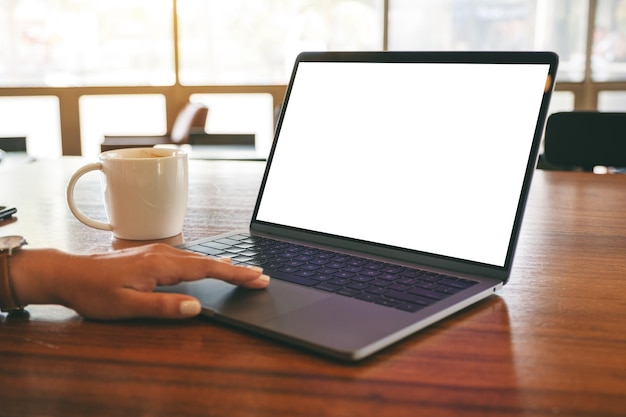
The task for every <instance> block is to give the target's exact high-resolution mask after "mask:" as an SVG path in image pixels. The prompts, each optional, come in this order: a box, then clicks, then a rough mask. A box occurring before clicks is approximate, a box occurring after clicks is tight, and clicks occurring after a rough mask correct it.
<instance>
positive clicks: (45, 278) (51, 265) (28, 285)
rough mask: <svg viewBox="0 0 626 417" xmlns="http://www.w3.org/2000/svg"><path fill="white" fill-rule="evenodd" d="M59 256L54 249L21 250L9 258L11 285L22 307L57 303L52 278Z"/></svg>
mask: <svg viewBox="0 0 626 417" xmlns="http://www.w3.org/2000/svg"><path fill="white" fill-rule="evenodd" d="M61 254H62V252H60V251H58V250H55V249H22V250H20V251H18V252H16V253H14V254H13V256H11V258H10V268H11V277H10V279H11V285H12V287H13V291H14V294H15V297H16V299H17V300H19V302H20V303H21V304H22V305H27V304H58V303H59V300H58V296H57V290H55V288H56V286H55V283H54V282H53V281H54V278H53V277H54V274H55V272H54V270H55V268H56V267H57V266H58V265H59V262H58V261H56V262H55V259H58V258H59V256H60V255H61ZM61 264H62V262H61Z"/></svg>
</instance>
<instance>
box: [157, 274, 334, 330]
mask: <svg viewBox="0 0 626 417" xmlns="http://www.w3.org/2000/svg"><path fill="white" fill-rule="evenodd" d="M160 291H174V292H178V293H183V294H191V295H193V296H194V297H196V298H198V299H199V300H200V303H201V304H202V309H203V313H204V314H205V315H207V316H213V315H216V316H226V317H229V318H231V319H234V320H236V321H242V322H249V323H256V324H262V323H265V322H267V321H268V320H271V319H273V318H275V317H280V316H282V315H284V314H287V313H289V312H292V311H295V310H299V309H301V308H303V307H305V306H307V305H310V304H315V303H317V302H319V301H321V300H324V299H326V298H329V297H331V296H330V295H329V294H325V293H322V292H318V291H311V290H309V289H307V288H305V287H299V286H296V285H293V284H289V283H285V282H281V281H278V280H274V281H273V282H272V283H271V285H270V287H269V288H267V289H264V290H250V289H246V288H242V287H237V286H234V285H232V284H228V283H226V282H223V281H219V280H216V279H210V278H209V279H205V280H202V281H197V282H187V283H183V284H179V285H177V286H175V287H170V288H169V289H168V287H162V288H161V289H160Z"/></svg>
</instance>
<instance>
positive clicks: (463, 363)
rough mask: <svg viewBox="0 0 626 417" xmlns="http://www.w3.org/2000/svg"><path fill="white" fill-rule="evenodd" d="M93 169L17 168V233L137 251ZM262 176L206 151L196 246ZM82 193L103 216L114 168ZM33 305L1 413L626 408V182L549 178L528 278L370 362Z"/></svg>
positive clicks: (12, 179) (7, 328) (233, 214)
mask: <svg viewBox="0 0 626 417" xmlns="http://www.w3.org/2000/svg"><path fill="white" fill-rule="evenodd" d="M84 162H85V161H83V160H81V159H79V158H76V159H72V158H69V159H68V158H65V159H62V160H55V161H39V162H35V163H30V164H25V165H22V166H19V167H14V168H12V169H10V170H8V169H7V170H4V171H3V170H2V169H1V168H0V175H1V176H2V181H1V182H0V200H1V201H0V204H5V205H6V204H11V205H15V206H16V207H17V208H18V210H19V212H18V215H19V220H18V221H16V222H14V223H11V224H9V225H5V226H3V227H0V234H2V235H5V234H23V235H25V236H27V237H28V240H29V242H30V244H31V245H32V246H57V247H60V248H62V249H65V250H71V251H81V252H84V251H101V250H104V251H106V250H111V248H114V247H120V246H123V245H122V244H121V242H116V241H115V240H112V239H111V235H110V233H108V232H102V231H96V230H93V229H90V228H88V227H86V226H84V225H82V224H81V223H79V222H78V221H77V220H75V219H74V218H73V217H72V215H71V213H70V212H69V210H68V209H67V205H66V203H65V198H64V187H65V183H66V181H67V179H68V177H69V175H70V173H71V172H72V171H73V170H74V169H75V168H77V167H78V166H79V165H80V164H82V163H84ZM262 171H263V163H261V162H216V161H191V165H190V175H191V184H190V194H191V195H190V205H189V211H188V215H187V219H186V224H185V228H184V232H183V236H182V237H179V239H178V240H182V239H183V238H184V239H188V240H191V239H196V238H199V237H202V236H204V235H206V234H209V233H219V232H223V231H226V230H228V229H231V228H233V227H245V226H246V225H247V221H248V218H249V216H250V213H251V211H252V205H253V202H254V196H255V194H256V191H257V188H258V184H259V181H260V176H261V174H262ZM80 190H81V189H80V188H79V189H78V191H77V195H81V196H82V197H78V200H79V204H80V205H81V207H82V208H83V210H84V211H86V212H87V213H90V214H92V215H98V213H102V209H101V207H100V203H99V202H98V201H97V199H98V198H99V185H98V177H97V175H95V176H94V177H93V178H91V179H89V178H86V179H85V182H84V184H83V185H82V191H80ZM81 192H82V193H83V194H80V193H81ZM101 215H102V214H101ZM175 240H176V239H175ZM173 243H176V242H173ZM29 309H30V312H31V315H30V318H29V319H21V320H20V319H13V318H6V317H5V316H0V337H1V341H0V415H1V416H92V415H104V416H127V415H128V416H161V415H162V416H196V415H197V416H357V417H365V416H376V417H383V416H384V417H387V416H394V417H397V416H411V417H413V416H440V415H451V416H462V415H468V416H488V415H493V416H509V415H511V416H514V415H515V416H517V415H524V416H535V415H536V416H552V415H563V416H624V415H626V175H623V176H622V175H613V176H608V175H607V176H603V175H593V174H585V173H556V172H543V171H538V172H537V174H536V176H535V180H534V182H533V187H532V191H531V196H530V200H529V206H528V209H527V213H526V218H525V222H524V226H523V230H522V234H521V238H520V242H519V247H518V255H517V258H516V262H515V267H514V270H513V274H512V277H511V281H510V283H509V284H508V285H507V286H505V288H504V289H503V290H502V291H500V292H499V294H498V295H494V296H492V297H490V298H488V299H487V300H485V301H483V302H481V303H479V304H477V305H475V306H473V307H470V308H468V309H466V310H464V311H463V312H461V313H459V314H456V315H455V316H453V317H451V318H450V319H447V320H444V321H442V322H440V323H438V324H436V325H434V326H432V327H430V328H428V329H426V330H425V331H422V332H421V333H419V334H416V335H414V336H412V337H410V338H408V339H407V340H405V341H403V342H401V343H399V344H397V345H395V346H392V347H391V348H388V349H386V350H384V351H383V352H381V353H379V354H377V355H375V356H374V357H372V358H371V359H368V360H366V361H364V362H361V363H359V364H356V365H346V364H343V363H338V362H335V361H332V360H329V359H325V358H322V357H318V356H316V355H314V354H311V353H308V352H305V351H301V350H298V349H296V348H293V347H289V346H287V345H284V344H281V343H277V342H274V341H272V340H267V339H264V338H262V337H259V336H256V335H251V334H247V333H245V332H242V331H239V330H235V329H232V328H230V327H226V326H223V325H219V324H215V323H212V322H210V321H207V320H206V319H202V318H197V319H193V320H189V321H185V322H175V323H173V322H166V321H151V320H137V321H130V322H121V323H120V322H116V323H107V322H104V323H102V322H92V321H86V320H83V319H82V318H80V317H79V316H77V315H76V314H75V313H74V312H73V311H72V310H69V309H66V308H63V307H59V306H31V307H30V308H29Z"/></svg>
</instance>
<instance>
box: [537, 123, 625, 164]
mask: <svg viewBox="0 0 626 417" xmlns="http://www.w3.org/2000/svg"><path fill="white" fill-rule="evenodd" d="M544 146H545V150H544V154H543V158H542V159H541V160H540V164H539V167H540V168H544V169H557V170H582V171H593V168H594V167H595V166H605V167H618V168H621V167H626V113H603V112H595V111H573V112H562V113H554V114H552V115H550V117H549V118H548V121H547V123H546V132H545V137H544ZM542 165H543V166H542Z"/></svg>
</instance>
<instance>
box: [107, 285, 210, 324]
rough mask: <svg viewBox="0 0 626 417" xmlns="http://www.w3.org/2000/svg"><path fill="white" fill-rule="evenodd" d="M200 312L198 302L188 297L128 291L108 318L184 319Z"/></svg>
mask: <svg viewBox="0 0 626 417" xmlns="http://www.w3.org/2000/svg"><path fill="white" fill-rule="evenodd" d="M201 310H202V307H201V305H200V302H199V301H198V300H197V299H196V298H193V297H190V296H188V295H183V294H171V293H149V292H142V291H134V290H128V291H127V292H125V293H124V294H123V295H122V296H121V297H120V299H119V300H118V303H117V304H116V307H115V308H114V309H113V311H112V317H109V318H112V319H124V318H135V317H141V318H155V319H184V318H190V317H194V316H197V315H198V314H200V311H201ZM104 318H106V317H104Z"/></svg>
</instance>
